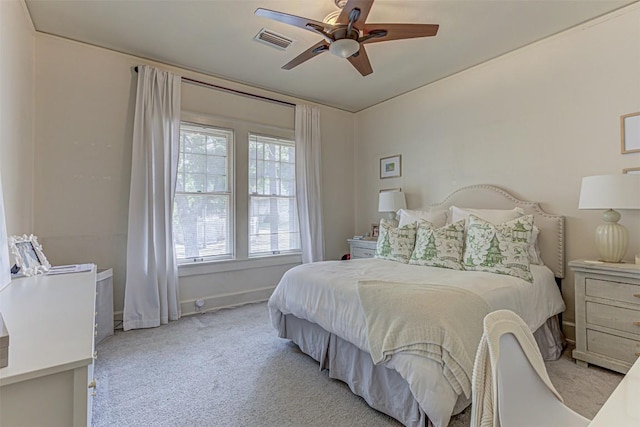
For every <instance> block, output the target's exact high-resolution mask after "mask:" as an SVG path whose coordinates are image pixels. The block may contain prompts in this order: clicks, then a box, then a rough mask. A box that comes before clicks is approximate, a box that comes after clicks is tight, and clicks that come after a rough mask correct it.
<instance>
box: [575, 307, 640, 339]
mask: <svg viewBox="0 0 640 427" xmlns="http://www.w3.org/2000/svg"><path fill="white" fill-rule="evenodd" d="M586 309H587V324H592V325H599V326H605V327H607V328H611V329H617V330H619V331H625V332H631V333H632V334H638V339H639V340H640V311H637V310H630V309H628V308H622V307H613V306H611V305H606V304H598V303H595V302H587V307H586Z"/></svg>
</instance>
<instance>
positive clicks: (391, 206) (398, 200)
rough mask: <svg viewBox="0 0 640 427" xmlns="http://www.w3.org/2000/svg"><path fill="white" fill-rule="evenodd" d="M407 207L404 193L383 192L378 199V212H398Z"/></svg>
mask: <svg viewBox="0 0 640 427" xmlns="http://www.w3.org/2000/svg"><path fill="white" fill-rule="evenodd" d="M406 207H407V202H406V200H405V198H404V193H403V192H402V191H383V192H382V193H380V196H379V197H378V212H396V211H397V210H398V209H405V208H406Z"/></svg>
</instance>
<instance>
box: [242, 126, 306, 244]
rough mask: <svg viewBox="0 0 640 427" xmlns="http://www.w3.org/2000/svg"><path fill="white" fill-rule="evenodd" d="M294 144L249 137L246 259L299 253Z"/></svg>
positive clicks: (281, 140) (253, 135)
mask: <svg viewBox="0 0 640 427" xmlns="http://www.w3.org/2000/svg"><path fill="white" fill-rule="evenodd" d="M295 158H296V155H295V143H294V141H292V140H288V139H282V138H275V137H270V136H263V135H257V134H254V133H249V256H260V255H270V254H280V253H290V252H298V251H300V229H299V225H298V209H297V206H296V181H295V176H296V173H295Z"/></svg>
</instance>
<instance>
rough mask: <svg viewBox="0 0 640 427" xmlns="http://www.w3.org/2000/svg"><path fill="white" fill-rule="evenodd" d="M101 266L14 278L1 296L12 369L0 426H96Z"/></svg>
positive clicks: (5, 374) (3, 390)
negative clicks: (96, 341)
mask: <svg viewBox="0 0 640 427" xmlns="http://www.w3.org/2000/svg"><path fill="white" fill-rule="evenodd" d="M95 298H96V269H95V266H94V267H93V270H92V271H90V272H83V273H73V274H61V275H56V276H45V275H38V276H35V277H27V278H20V279H14V280H13V281H12V282H11V283H10V284H9V285H8V286H6V287H5V288H4V289H2V291H0V312H2V316H3V317H4V320H5V323H6V327H7V329H8V331H9V365H8V366H7V367H5V368H2V369H0V426H2V427H13V426H29V427H31V426H33V427H38V426H46V427H58V426H60V427H71V426H73V427H80V426H83V427H84V426H89V425H91V403H92V394H93V393H94V392H95V381H94V379H93V361H94V357H95V354H94V336H95V332H96V325H95Z"/></svg>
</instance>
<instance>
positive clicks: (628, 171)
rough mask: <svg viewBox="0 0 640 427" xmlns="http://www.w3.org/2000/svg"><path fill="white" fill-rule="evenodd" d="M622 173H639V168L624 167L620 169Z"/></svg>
mask: <svg viewBox="0 0 640 427" xmlns="http://www.w3.org/2000/svg"><path fill="white" fill-rule="evenodd" d="M622 173H632V174H636V175H640V168H626V169H622Z"/></svg>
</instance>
